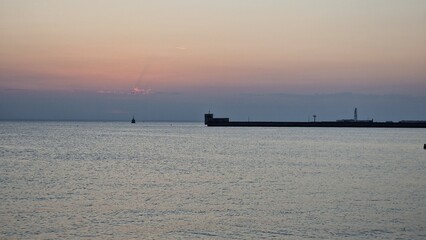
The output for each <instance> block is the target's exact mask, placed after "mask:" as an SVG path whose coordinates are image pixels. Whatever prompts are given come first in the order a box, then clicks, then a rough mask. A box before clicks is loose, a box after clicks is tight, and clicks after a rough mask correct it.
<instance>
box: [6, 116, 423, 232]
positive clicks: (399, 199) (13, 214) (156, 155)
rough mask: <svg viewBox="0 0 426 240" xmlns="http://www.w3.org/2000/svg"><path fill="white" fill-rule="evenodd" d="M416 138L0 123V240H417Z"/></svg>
mask: <svg viewBox="0 0 426 240" xmlns="http://www.w3.org/2000/svg"><path fill="white" fill-rule="evenodd" d="M425 143H426V129H367V128H365V129H361V128H262V127H258V128H247V127H246V128H244V127H242V128H227V127H223V128H222V127H217V128H212V127H206V126H204V125H203V124H202V123H173V122H170V123H166V122H158V123H155V122H146V123H145V122H143V123H141V122H138V123H136V124H131V123H128V122H0V239H426V150H424V149H423V145H424V144H425Z"/></svg>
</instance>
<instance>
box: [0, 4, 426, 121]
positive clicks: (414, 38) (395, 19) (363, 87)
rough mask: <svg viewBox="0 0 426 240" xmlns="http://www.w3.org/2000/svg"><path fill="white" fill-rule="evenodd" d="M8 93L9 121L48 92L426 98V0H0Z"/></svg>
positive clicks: (1, 61)
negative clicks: (18, 109)
mask: <svg viewBox="0 0 426 240" xmlns="http://www.w3.org/2000/svg"><path fill="white" fill-rule="evenodd" d="M0 91H1V92H0V94H2V95H3V96H2V101H3V104H1V103H0V115H2V118H7V117H5V114H12V112H14V114H15V115H13V114H12V115H13V116H15V117H13V116H12V115H11V116H12V117H11V118H20V117H19V116H27V117H28V118H31V115H28V113H27V112H20V113H19V112H16V110H13V109H12V108H16V107H17V106H11V105H13V101H12V99H15V98H20V99H21V97H22V96H30V95H31V96H37V93H39V94H41V95H43V94H44V93H46V92H47V93H49V94H52V96H61V94H65V95H67V96H68V97H69V94H71V95H72V93H76V98H77V95H78V94H83V93H84V94H91V93H93V94H96V95H97V96H100V95H108V96H109V98H111V97H112V95H114V96H113V97H114V98H117V96H116V95H123V97H124V98H129V97H130V96H127V95H126V94H129V93H133V94H130V95H138V96H136V97H135V101H137V102H141V104H142V105H143V104H145V103H143V101H144V96H145V97H146V98H153V96H152V95H157V96H156V98H160V95H161V96H165V95H167V98H162V99H161V101H162V102H167V101H168V100H167V99H169V100H170V101H172V102H173V101H175V100H174V99H173V98H172V97H171V95H173V94H175V95H179V96H181V95H182V94H183V95H185V96H186V97H187V98H188V99H191V97H190V96H193V101H198V100H199V98H202V97H200V96H201V95H205V96H212V95H216V94H224V95H226V96H227V97H229V98H231V96H239V95H241V94H290V95H291V94H296V95H309V96H310V95H313V94H320V95H324V94H325V95H330V94H339V93H351V94H359V95H360V96H361V95H363V94H367V95H377V96H384V95H398V96H401V95H403V96H411V97H416V99H417V100H416V101H418V102H419V103H424V99H425V97H426V1H424V0H318V1H317V0H315V1H312V0H244V1H243V0H214V1H212V0H209V1H207V0H167V1H166V0H143V1H139V0H121V1H109V0H73V1H66V0H34V1H28V0H0ZM10 91H13V92H12V93H11V92H10ZM16 91H18V93H17V92H16ZM22 91H25V92H27V93H31V94H23V93H22ZM77 93H78V94H77ZM139 95H140V96H139ZM245 96H246V95H245ZM352 96H353V95H352ZM100 97H103V98H105V97H104V96H100ZM27 98H28V99H27V101H29V102H32V104H36V103H34V101H35V100H34V99H35V98H30V97H27ZM59 98H60V97H59ZM418 98H420V99H421V100H419V99H418ZM31 99H32V100H31ZM72 99H73V98H72V96H71V97H69V101H70V102H72V101H73V100H72ZM33 100H34V101H33ZM22 101H23V103H22V104H23V106H25V100H22ZM88 101H89V100H88ZM117 101H119V100H117ZM185 101H190V100H185ZM240 101H243V100H240ZM268 101H272V100H271V99H269V100H268ZM5 102H7V104H6V103H5ZM237 102H238V101H237ZM40 104H43V103H42V102H40ZM64 104H65V105H66V104H67V103H64ZM117 104H118V103H117ZM354 104H356V103H354ZM389 104H390V103H389ZM84 105H85V104H84V103H82V106H81V107H82V109H83V108H84ZM212 105H214V104H212ZM367 105H368V104H367ZM118 106H119V107H117V108H118V109H119V110H118V112H120V111H123V113H129V114H131V112H132V110H130V109H129V107H128V106H126V104H125V103H124V102H121V103H120V104H118ZM120 106H121V107H120ZM389 106H390V105H389ZM203 107H204V108H209V107H211V106H201V105H199V106H198V108H197V109H201V108H203ZM235 107H236V108H238V106H237V105H236V106H235ZM277 107H280V106H277ZM347 107H348V108H351V109H352V108H353V107H354V106H353V105H350V106H347ZM120 109H121V110H120ZM12 110H13V111H12ZM218 110H219V111H220V109H218ZM105 111H115V110H113V109H110V110H105ZM140 111H141V114H142V112H143V109H140ZM164 111H167V108H165V109H164ZM247 111H250V109H247ZM253 111H255V110H253ZM350 111H351V110H350ZM413 111H417V112H418V111H419V110H417V109H415V110H413ZM2 112H3V114H2ZM230 112H231V111H230ZM47 113H49V111H47ZM47 113H46V114H47ZM120 113H121V112H120ZM20 114H21V115H20ZM197 114H198V112H197ZM309 114H310V113H309ZM423 114H425V115H419V116H418V117H422V116H425V117H426V113H424V110H423ZM65 115H66V114H65ZM163 115H164V114H163ZM51 116H56V115H51ZM413 117H414V116H413ZM52 118H54V117H52ZM161 119H162V118H161ZM164 119H167V117H165V118H164ZM171 119H172V118H171ZM172 120H173V119H172ZM303 120H304V119H303Z"/></svg>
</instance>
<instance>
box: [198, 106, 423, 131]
mask: <svg viewBox="0 0 426 240" xmlns="http://www.w3.org/2000/svg"><path fill="white" fill-rule="evenodd" d="M204 124H206V125H207V126H209V127H338V128H342V127H352V128H426V121H417V120H403V121H399V122H393V121H386V122H374V121H373V119H371V120H358V114H357V109H356V108H355V111H354V118H353V119H342V120H337V121H322V122H318V121H314V122H256V121H246V122H245V121H229V118H215V117H214V116H213V113H210V112H209V113H206V114H204Z"/></svg>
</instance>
